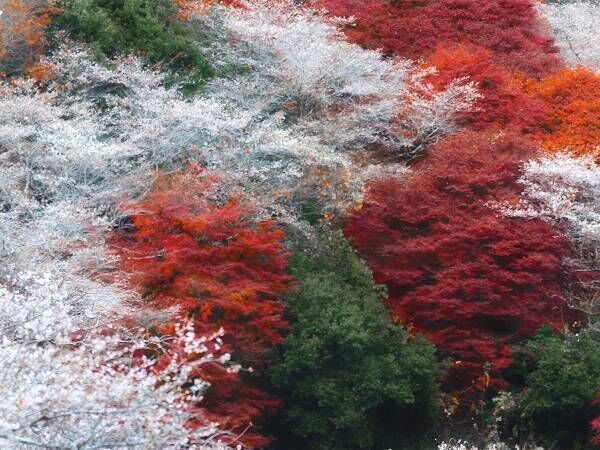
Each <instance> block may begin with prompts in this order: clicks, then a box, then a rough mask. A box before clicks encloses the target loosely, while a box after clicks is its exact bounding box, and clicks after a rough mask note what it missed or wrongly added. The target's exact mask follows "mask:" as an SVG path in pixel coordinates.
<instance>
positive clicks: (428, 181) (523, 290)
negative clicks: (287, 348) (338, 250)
mask: <svg viewBox="0 0 600 450" xmlns="http://www.w3.org/2000/svg"><path fill="white" fill-rule="evenodd" d="M534 148H535V146H534V145H532V144H531V143H530V142H528V141H526V140H524V139H523V138H521V137H518V135H512V134H508V135H502V134H491V133H490V134H482V133H474V132H467V133H463V134H461V135H457V136H455V137H452V138H449V139H447V140H445V141H443V142H440V143H438V144H437V145H435V146H434V148H432V149H431V150H430V155H429V156H428V158H427V159H426V160H424V161H422V162H421V163H420V165H419V166H417V167H416V169H415V172H414V174H413V175H412V176H410V177H408V178H407V179H390V180H382V181H379V182H377V183H375V184H374V185H373V186H372V187H371V189H370V191H369V192H368V195H367V198H366V201H365V206H364V208H363V209H362V210H360V211H357V212H356V213H355V214H354V215H353V217H351V219H350V220H349V223H348V224H347V227H346V229H345V233H346V235H347V236H348V237H349V238H350V239H351V242H352V244H353V245H354V246H355V247H356V248H357V250H358V251H359V253H360V255H361V256H362V257H363V258H365V260H366V261H367V262H368V263H369V265H370V267H371V269H372V270H373V272H374V276H375V280H376V281H377V282H378V283H384V284H386V285H387V287H388V289H389V298H388V300H387V304H388V306H389V308H390V311H391V314H392V316H393V317H395V318H397V319H399V320H400V321H402V322H403V323H405V324H406V325H407V326H408V327H409V328H414V329H415V330H416V331H418V332H422V333H424V334H425V335H426V336H427V337H428V338H429V339H430V340H431V341H432V342H433V343H434V344H435V345H436V346H437V348H438V349H439V350H440V351H441V352H442V353H443V354H444V355H447V356H450V357H451V358H452V360H453V362H452V364H451V366H450V368H449V371H448V373H447V377H446V382H445V384H446V389H447V390H448V391H450V392H463V393H465V395H468V392H477V390H478V388H487V387H491V388H504V387H506V381H505V379H504V378H503V374H502V371H503V370H504V369H506V368H507V367H509V366H510V364H511V346H512V345H513V344H514V343H516V342H519V341H520V340H522V339H524V338H527V337H529V336H532V335H533V333H534V332H535V331H536V330H537V329H538V328H539V327H540V326H541V325H542V324H544V323H550V324H552V325H554V326H555V327H562V325H563V323H564V321H566V320H568V317H567V316H568V313H567V312H566V307H565V303H564V302H563V297H562V293H563V288H564V285H565V282H566V281H567V279H566V278H567V277H568V270H566V268H565V265H564V264H563V258H564V257H565V256H566V255H567V254H568V253H569V247H568V244H567V243H566V242H565V240H564V239H563V238H562V237H561V236H559V235H558V234H556V233H555V232H554V231H553V230H552V229H551V228H550V227H549V226H547V225H546V224H545V223H543V222H541V221H538V220H516V219H511V218H506V217H503V216H502V215H501V214H499V213H498V212H497V211H496V210H494V209H493V208H492V207H490V205H489V202H491V201H495V200H497V201H502V200H508V201H510V200H512V199H514V198H515V197H516V195H517V194H518V186H517V185H516V184H515V174H516V172H517V170H518V164H519V161H520V160H521V159H522V158H527V156H528V155H531V154H532V152H533V151H534Z"/></svg>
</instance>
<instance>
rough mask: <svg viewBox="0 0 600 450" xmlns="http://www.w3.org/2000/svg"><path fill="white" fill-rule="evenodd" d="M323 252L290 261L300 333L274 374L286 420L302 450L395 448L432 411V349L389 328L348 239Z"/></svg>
mask: <svg viewBox="0 0 600 450" xmlns="http://www.w3.org/2000/svg"><path fill="white" fill-rule="evenodd" d="M316 247H317V249H316V250H314V251H305V252H301V253H298V254H296V255H294V257H293V258H292V261H291V268H292V274H293V275H294V277H295V278H296V280H297V283H298V284H297V289H296V290H295V291H294V292H293V294H291V295H289V296H288V297H287V304H288V307H289V310H290V315H291V317H292V324H293V328H292V332H291V334H290V335H289V336H288V338H287V340H286V342H285V344H284V346H283V351H282V355H281V358H280V360H279V361H278V362H277V364H276V365H275V367H274V368H273V370H272V374H273V377H272V378H273V381H274V383H275V385H276V386H277V387H278V388H279V389H280V392H281V395H283V396H284V399H285V401H286V403H287V404H286V410H285V416H286V417H285V421H286V423H287V424H288V426H289V428H290V430H291V432H292V434H293V435H295V436H296V437H297V438H298V439H299V440H300V444H299V445H300V448H311V449H327V450H333V449H340V450H341V449H349V448H353V449H359V448H367V449H368V448H389V447H391V446H394V448H398V445H399V444H398V441H400V440H401V438H403V437H404V438H406V437H407V436H408V435H411V434H413V433H414V432H415V431H416V430H417V429H420V428H421V427H422V426H423V425H424V423H426V422H427V420H426V419H427V418H430V417H431V415H432V414H433V413H434V412H435V407H436V395H437V383H438V378H439V376H440V369H439V368H438V366H437V365H436V362H435V358H434V348H433V346H431V345H430V344H428V343H426V342H425V341H424V340H423V339H422V338H421V337H417V338H414V337H409V336H408V334H407V333H406V332H405V331H404V330H403V329H402V328H401V327H400V326H398V325H394V324H392V323H390V322H389V320H388V318H387V313H386V311H385V308H384V307H383V305H382V304H381V299H382V297H383V296H384V292H385V291H384V289H383V287H382V286H378V285H375V284H374V283H373V278H372V276H371V273H370V272H369V270H368V269H367V268H366V267H365V265H364V263H363V262H362V261H361V260H360V259H359V258H358V257H357V255H356V254H355V252H354V251H353V250H352V249H351V248H350V246H349V245H348V243H347V242H346V241H345V240H344V239H343V237H342V236H341V234H337V233H336V234H327V235H325V236H323V237H321V240H320V241H319V242H318V245H317V246H316ZM285 444H286V448H289V445H290V444H289V443H285ZM410 448H414V447H410Z"/></svg>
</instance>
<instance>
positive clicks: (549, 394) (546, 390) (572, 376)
mask: <svg viewBox="0 0 600 450" xmlns="http://www.w3.org/2000/svg"><path fill="white" fill-rule="evenodd" d="M515 359H519V360H520V366H521V371H522V372H523V375H524V380H525V388H524V390H523V391H522V392H520V393H518V394H517V395H516V397H515V400H516V406H515V414H516V416H515V420H516V421H517V424H518V427H519V429H520V432H521V433H522V434H526V433H529V432H532V431H533V432H535V433H536V434H537V435H539V436H540V437H544V438H545V441H546V443H547V444H548V445H550V444H551V443H552V442H558V446H557V447H555V448H561V449H573V448H588V447H587V446H586V444H585V442H586V441H587V440H588V438H589V437H590V427H589V425H590V422H591V421H592V419H593V418H594V407H593V401H594V398H595V397H596V395H598V392H599V391H600V386H599V385H598V380H600V341H599V340H598V337H597V336H594V335H592V334H589V333H582V334H570V335H566V336H560V335H557V334H555V333H553V332H552V330H550V329H549V328H547V327H545V328H542V329H541V330H540V331H539V332H538V333H537V334H536V336H535V338H534V339H532V340H531V341H529V342H528V343H527V344H526V345H525V346H524V347H523V348H522V349H521V350H519V351H518V352H516V355H515ZM553 448H554V447H553Z"/></svg>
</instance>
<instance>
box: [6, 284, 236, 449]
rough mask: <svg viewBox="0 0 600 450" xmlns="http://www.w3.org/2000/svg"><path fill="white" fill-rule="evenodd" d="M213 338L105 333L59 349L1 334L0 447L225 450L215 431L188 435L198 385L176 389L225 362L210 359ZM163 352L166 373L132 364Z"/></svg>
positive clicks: (189, 330) (189, 333) (149, 362)
mask: <svg viewBox="0 0 600 450" xmlns="http://www.w3.org/2000/svg"><path fill="white" fill-rule="evenodd" d="M5 294H6V293H5V292H2V293H0V295H2V296H4V295H5ZM5 300H6V299H5V298H2V299H0V301H2V302H3V301H5ZM54 313H55V311H50V312H48V313H46V312H44V314H45V315H47V316H48V315H51V314H54ZM59 315H60V313H59ZM54 319H56V318H54ZM34 320H36V322H35V323H38V322H39V320H37V318H36V319H34ZM34 326H35V324H34ZM218 336H219V335H215V336H211V337H209V338H208V339H199V338H197V337H196V336H195V335H194V334H193V327H189V326H182V327H180V328H178V330H177V334H176V336H175V337H174V338H172V341H174V342H161V340H160V339H158V338H148V337H144V335H139V336H136V335H132V334H131V333H129V334H127V335H123V334H119V333H114V334H107V333H106V332H104V333H102V334H86V335H85V336H84V335H83V334H82V333H79V334H75V335H72V336H71V337H72V339H73V341H72V343H71V345H67V344H66V342H63V345H58V344H57V343H55V342H45V343H43V344H42V343H41V342H39V341H38V342H29V341H26V340H22V339H17V340H14V339H11V338H9V337H8V336H6V335H3V336H2V337H1V338H0V365H1V366H2V371H0V396H1V397H2V402H1V404H0V448H3V449H4V448H6V449H11V450H12V449H14V450H19V449H32V448H56V449H86V450H87V449H90V450H91V449H100V448H115V449H125V448H139V449H152V450H162V449H181V448H188V449H225V448H226V447H225V446H224V445H222V444H221V443H220V439H221V438H222V437H223V434H222V433H220V432H219V430H218V428H217V427H216V424H210V423H208V422H207V424H206V425H205V426H203V427H200V428H197V429H195V430H193V431H190V430H189V429H188V428H187V422H188V421H189V420H190V417H191V414H192V413H196V414H195V415H194V417H195V419H198V418H199V416H198V412H197V411H194V410H193V409H192V405H194V404H195V403H197V402H199V401H200V400H201V398H202V397H201V395H202V392H203V391H204V390H205V388H206V386H205V385H204V383H202V382H201V381H200V380H199V379H196V380H195V383H194V385H193V386H192V387H191V388H186V389H184V388H182V386H184V385H185V383H189V375H190V373H191V371H192V370H193V369H194V367H195V366H198V365H202V364H207V363H211V362H219V361H221V360H223V359H226V355H224V356H222V357H218V356H215V355H213V354H211V353H210V352H209V343H210V346H211V347H214V345H213V344H215V342H214V341H215V340H216V339H218ZM34 337H36V338H38V336H34ZM161 345H162V346H168V348H169V349H170V351H169V352H168V355H169V357H170V359H169V362H168V364H167V366H166V367H161V368H160V369H157V368H156V361H155V360H153V359H148V358H145V357H137V358H136V357H135V352H137V351H141V350H144V349H146V348H153V347H154V348H155V347H156V346H161ZM190 356H193V358H190ZM190 359H191V360H190Z"/></svg>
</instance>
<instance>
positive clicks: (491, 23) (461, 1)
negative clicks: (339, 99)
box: [317, 0, 562, 77]
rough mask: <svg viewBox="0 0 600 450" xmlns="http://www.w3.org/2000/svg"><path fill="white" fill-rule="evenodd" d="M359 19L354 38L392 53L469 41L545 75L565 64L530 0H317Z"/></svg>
mask: <svg viewBox="0 0 600 450" xmlns="http://www.w3.org/2000/svg"><path fill="white" fill-rule="evenodd" d="M317 5H318V6H321V7H325V8H326V9H328V10H329V11H330V12H331V13H332V14H334V15H336V16H343V17H350V16H353V17H355V19H356V24H355V25H354V26H350V27H348V28H347V30H346V34H347V36H348V37H349V39H350V40H351V41H353V42H355V43H357V44H360V45H362V46H364V47H366V48H373V49H382V50H383V51H384V52H386V53H388V54H390V55H398V56H404V57H409V58H421V57H427V56H428V55H429V54H430V53H432V52H433V51H434V50H435V48H436V47H437V46H438V45H440V44H443V45H453V44H457V43H469V44H473V45H478V46H481V47H484V48H486V49H488V50H489V51H491V52H492V53H493V54H494V58H495V60H496V62H498V63H499V64H500V65H503V66H505V67H507V68H509V69H510V70H514V71H519V72H523V73H526V74H528V75H530V76H535V77H540V76H543V75H545V74H548V73H551V72H554V71H556V70H557V69H558V68H560V67H561V66H562V63H561V62H560V59H559V57H558V55H557V50H556V49H555V48H554V46H553V44H552V40H551V39H549V38H548V37H546V36H545V35H544V34H543V32H542V27H541V25H540V24H539V23H538V19H537V17H536V12H535V9H534V7H533V2H532V1H530V0H478V1H473V0H427V1H425V0H424V1H407V0H405V1H394V0H364V1H363V0H361V1H357V0H317Z"/></svg>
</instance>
